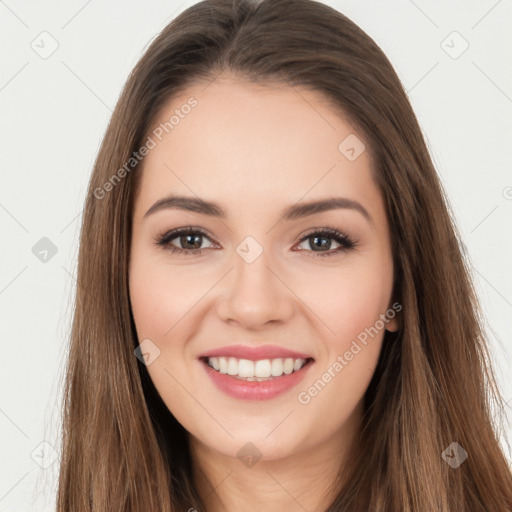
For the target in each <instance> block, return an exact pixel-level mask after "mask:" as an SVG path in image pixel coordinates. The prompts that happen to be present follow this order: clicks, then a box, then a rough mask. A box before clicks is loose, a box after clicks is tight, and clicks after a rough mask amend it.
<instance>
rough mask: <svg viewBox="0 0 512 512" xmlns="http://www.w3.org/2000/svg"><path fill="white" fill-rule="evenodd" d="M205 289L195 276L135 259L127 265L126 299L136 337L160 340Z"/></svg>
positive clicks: (189, 309) (187, 311) (184, 314)
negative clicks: (127, 290) (127, 291)
mask: <svg viewBox="0 0 512 512" xmlns="http://www.w3.org/2000/svg"><path fill="white" fill-rule="evenodd" d="M201 282H202V283H203V285H201ZM207 290H208V287H207V285H206V284H204V280H203V281H201V279H200V277H199V276H197V275H191V273H189V272H180V271H179V269H178V270H177V269H176V268H173V269H170V268H168V267H167V266H165V265H162V264H142V260H141V259H135V260H134V261H133V263H132V265H131V267H130V299H131V305H132V311H133V316H134V320H135V324H136V326H137V332H138V334H139V337H141V336H143V337H149V338H151V337H154V338H155V339H163V338H164V336H166V335H167V334H168V333H169V330H170V329H172V328H173V326H174V325H175V324H177V323H178V322H179V321H180V319H182V318H184V317H185V316H186V315H187V313H189V312H190V311H191V309H192V308H193V307H194V304H196V303H197V302H198V300H199V299H200V298H201V296H202V295H203V294H204V293H205V292H206V291H207Z"/></svg>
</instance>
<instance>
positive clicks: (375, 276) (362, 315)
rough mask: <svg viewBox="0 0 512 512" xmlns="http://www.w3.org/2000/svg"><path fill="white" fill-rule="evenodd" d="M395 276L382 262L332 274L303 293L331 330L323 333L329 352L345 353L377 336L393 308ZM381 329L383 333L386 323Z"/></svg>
mask: <svg viewBox="0 0 512 512" xmlns="http://www.w3.org/2000/svg"><path fill="white" fill-rule="evenodd" d="M391 274H392V270H391V268H390V269H388V268H383V266H382V262H379V263H378V264H375V265H365V266H364V267H363V266H361V267H360V268H357V267H355V266H352V267H351V268H347V269H340V271H339V272H330V273H329V275H328V276H326V278H325V279H321V280H318V279H316V280H315V282H314V283H313V282H308V283H307V284H306V287H307V288H308V290H307V291H306V289H304V292H303V293H304V296H305V297H307V304H308V306H309V307H310V308H311V310H313V311H314V312H315V314H316V315H317V316H318V317H319V319H320V320H321V322H322V323H323V324H324V325H325V326H327V327H328V329H323V330H322V331H323V332H325V340H326V341H327V340H329V341H328V343H327V346H328V349H329V351H331V352H332V351H333V350H335V351H337V352H338V353H343V352H344V351H345V350H348V349H349V347H350V345H351V342H352V341H353V340H354V339H358V337H359V339H362V340H364V338H365V334H364V333H366V334H367V335H368V330H370V331H371V332H372V333H373V334H375V331H374V330H373V329H372V328H373V327H374V326H375V325H376V322H377V321H378V320H379V318H380V315H382V314H385V312H386V310H387V308H388V305H389V301H390V297H391V291H392V275H391ZM377 329H378V330H379V331H382V322H378V323H377ZM368 337H370V336H369V335H368ZM375 337H376V336H375Z"/></svg>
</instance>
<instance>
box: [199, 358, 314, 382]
mask: <svg viewBox="0 0 512 512" xmlns="http://www.w3.org/2000/svg"><path fill="white" fill-rule="evenodd" d="M208 364H209V365H210V366H211V367H212V368H213V369H215V370H217V371H218V372H220V373H224V374H228V375H232V376H237V377H241V378H247V379H252V378H257V379H260V378H261V379H264V378H269V377H270V378H271V377H280V376H281V375H283V373H284V374H285V375H290V373H292V372H294V371H298V370H300V369H301V368H302V367H303V366H304V365H305V364H306V360H305V359H292V358H291V357H289V358H286V359H261V360H258V361H250V360H249V359H237V358H236V357H209V358H208Z"/></svg>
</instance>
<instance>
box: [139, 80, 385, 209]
mask: <svg viewBox="0 0 512 512" xmlns="http://www.w3.org/2000/svg"><path fill="white" fill-rule="evenodd" d="M192 105H193V106H192ZM148 135H149V136H150V137H151V138H152V140H153V141H154V143H155V145H154V147H153V149H151V150H150V151H149V152H148V154H147V155H146V156H145V157H144V160H143V165H142V171H141V172H142V176H141V182H140V189H139V194H138V197H139V199H140V201H142V202H144V203H145V204H146V205H147V206H148V207H149V206H150V204H148V203H149V202H151V201H153V202H154V201H156V200H157V199H159V198H161V197H162V196H163V195H165V194H168V193H174V194H186V195H198V196H200V197H203V198H212V199H214V200H215V201H217V202H219V201H220V202H223V203H224V202H225V203H226V204H228V203H230V202H231V203H232V204H233V206H237V211H238V212H240V211H241V210H240V208H243V206H244V205H245V206H249V205H253V206H255V205H259V206H262V207H265V206H268V207H271V205H282V203H286V204H289V203H294V202H297V201H300V200H301V199H302V200H313V199H316V198H324V197H326V196H327V195H329V196H332V195H343V196H345V197H350V198H352V199H354V200H358V201H361V202H363V201H364V202H365V203H366V204H367V207H368V209H372V208H379V206H380V207H382V203H381V199H380V194H379V192H378V189H377V186H376V184H375V183H374V181H373V179H372V165H373V164H372V160H371V157H370V154H369V151H367V150H366V149H365V146H366V141H365V140H364V137H363V136H362V135H361V134H360V133H357V132H356V130H355V128H354V126H351V124H350V123H349V121H348V119H346V118H345V117H344V116H342V115H340V109H335V108H334V107H333V105H332V103H331V102H330V101H329V100H328V99H327V98H325V97H324V96H323V95H322V94H320V93H318V92H316V91H312V90H310V89H306V88H302V87H291V86H289V85H287V84H272V85H262V84H254V83H249V82H246V81H241V80H236V79H232V78H217V79H216V80H214V81H213V82H211V83H209V84H208V83H202V84H195V85H192V86H190V87H188V88H187V89H186V90H185V91H183V92H182V93H181V94H180V95H179V96H176V97H174V98H172V99H171V100H169V101H168V102H167V103H166V104H165V105H164V107H163V108H162V109H161V110H160V112H159V114H158V115H157V116H156V118H155V120H154V122H153V125H152V128H151V131H150V132H149V134H148ZM347 150H348V153H347ZM354 156H355V158H354ZM228 213H229V212H228Z"/></svg>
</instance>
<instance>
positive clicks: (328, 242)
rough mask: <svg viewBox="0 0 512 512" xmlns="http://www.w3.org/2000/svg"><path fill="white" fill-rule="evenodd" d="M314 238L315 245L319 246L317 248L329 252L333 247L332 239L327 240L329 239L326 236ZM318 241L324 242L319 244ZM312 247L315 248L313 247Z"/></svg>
mask: <svg viewBox="0 0 512 512" xmlns="http://www.w3.org/2000/svg"><path fill="white" fill-rule="evenodd" d="M312 238H313V240H314V242H313V243H314V244H315V245H316V244H318V245H316V246H317V247H319V248H320V249H327V250H329V248H330V247H331V239H330V238H327V237H324V236H314V237H312ZM318 240H322V241H323V242H321V243H318ZM310 245H311V244H310ZM311 247H312V248H313V245H311Z"/></svg>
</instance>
